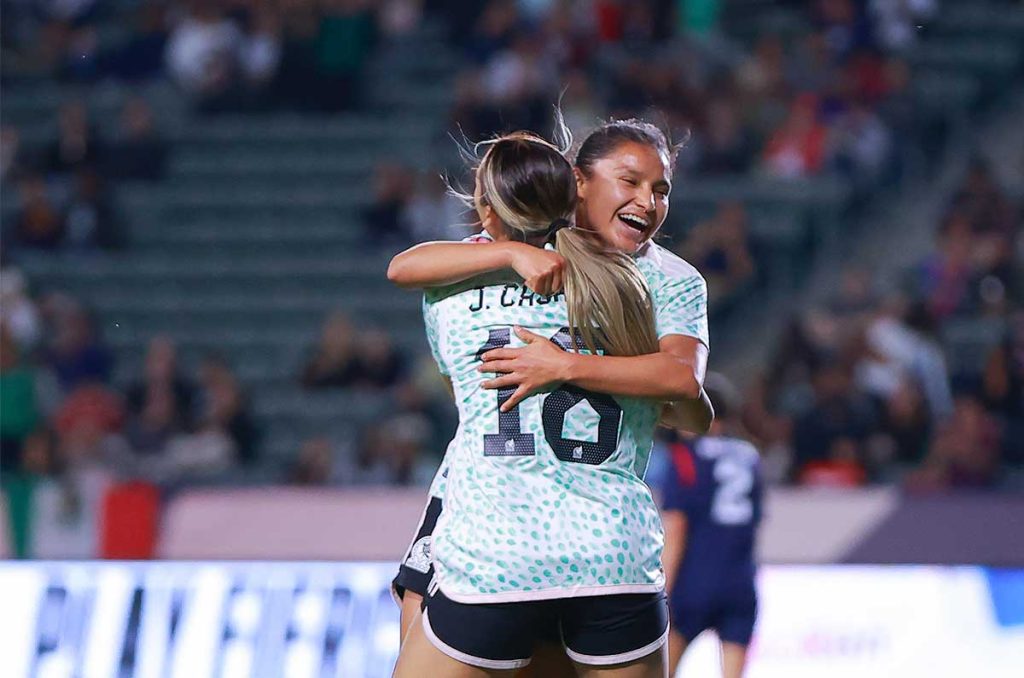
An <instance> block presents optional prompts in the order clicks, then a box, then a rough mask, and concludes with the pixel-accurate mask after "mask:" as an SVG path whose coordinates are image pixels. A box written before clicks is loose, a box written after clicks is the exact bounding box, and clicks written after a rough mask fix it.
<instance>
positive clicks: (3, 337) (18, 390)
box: [0, 321, 40, 473]
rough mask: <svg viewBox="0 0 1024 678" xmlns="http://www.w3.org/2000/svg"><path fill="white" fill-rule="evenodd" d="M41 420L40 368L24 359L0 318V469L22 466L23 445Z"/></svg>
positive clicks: (13, 469)
mask: <svg viewBox="0 0 1024 678" xmlns="http://www.w3.org/2000/svg"><path fill="white" fill-rule="evenodd" d="M39 421H40V412H39V407H38V398H37V395H36V369H35V368H34V367H33V366H32V365H31V364H29V363H27V362H25V361H23V360H22V353H21V349H20V347H19V345H18V342H17V341H16V340H15V338H14V336H13V334H12V333H11V332H10V331H9V330H8V327H7V323H6V322H4V321H0V473H9V472H13V471H17V470H18V469H19V467H20V465H21V453H22V447H23V445H24V443H25V440H26V439H27V438H28V437H29V436H30V435H31V434H32V433H33V432H34V431H35V430H36V428H37V427H38V425H39Z"/></svg>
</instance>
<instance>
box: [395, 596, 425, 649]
mask: <svg viewBox="0 0 1024 678" xmlns="http://www.w3.org/2000/svg"><path fill="white" fill-rule="evenodd" d="M422 607H423V596H421V595H420V594H418V593H415V592H413V591H408V590H407V591H406V592H405V595H403V596H402V612H401V616H400V617H399V625H400V626H401V629H402V642H403V643H404V642H405V639H406V637H407V636H408V635H409V631H410V629H412V625H413V624H414V623H416V622H418V621H420V608H422Z"/></svg>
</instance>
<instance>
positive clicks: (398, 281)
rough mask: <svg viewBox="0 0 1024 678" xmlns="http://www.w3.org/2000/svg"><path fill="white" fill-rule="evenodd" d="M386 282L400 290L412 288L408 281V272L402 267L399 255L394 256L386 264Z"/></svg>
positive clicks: (410, 282)
mask: <svg viewBox="0 0 1024 678" xmlns="http://www.w3.org/2000/svg"><path fill="white" fill-rule="evenodd" d="M388 281H390V282H391V283H393V284H395V285H398V286H399V287H401V288H409V287H412V281H411V280H410V279H409V275H408V271H407V270H406V267H405V266H404V265H403V262H402V255H400V254H399V255H396V256H395V257H394V258H393V259H392V260H391V263H390V264H388Z"/></svg>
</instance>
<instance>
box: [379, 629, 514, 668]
mask: <svg viewBox="0 0 1024 678" xmlns="http://www.w3.org/2000/svg"><path fill="white" fill-rule="evenodd" d="M420 622H421V618H419V617H417V623H415V624H413V625H412V628H411V629H410V630H409V634H408V636H407V637H406V639H405V642H404V643H403V644H402V650H401V652H399V654H398V663H397V664H396V665H395V672H394V674H393V676H392V678H422V677H423V676H431V678H435V677H436V678H491V677H493V678H499V677H500V678H506V677H508V678H511V676H513V675H514V673H515V672H514V671H500V670H489V669H483V668H479V667H476V666H470V665H469V664H464V663H463V662H460V661H458V660H457V659H453V658H452V657H449V656H448V655H446V654H445V653H444V652H441V650H439V649H437V648H436V647H435V646H434V644H433V643H431V642H430V640H429V639H428V638H427V634H426V633H425V632H424V629H423V624H422V623H420Z"/></svg>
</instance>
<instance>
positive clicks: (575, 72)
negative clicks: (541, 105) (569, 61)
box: [562, 68, 604, 131]
mask: <svg viewBox="0 0 1024 678" xmlns="http://www.w3.org/2000/svg"><path fill="white" fill-rule="evenodd" d="M564 82H565V94H563V95H562V115H563V116H564V117H565V124H566V125H568V127H569V129H571V130H578V131H582V130H587V129H591V128H592V127H594V126H595V125H596V124H597V123H598V122H599V121H600V120H601V118H602V116H603V113H604V111H603V110H602V108H603V107H602V105H601V102H600V101H599V100H598V98H597V94H596V93H595V92H594V88H593V87H591V84H590V79H589V78H588V77H587V73H586V71H584V70H583V69H580V68H574V69H572V70H571V71H569V72H568V73H567V74H566V75H565V79H564Z"/></svg>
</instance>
